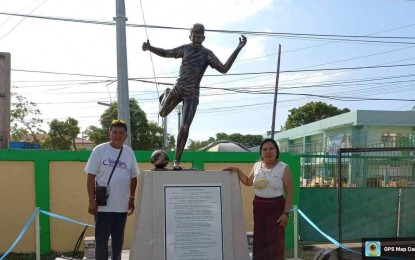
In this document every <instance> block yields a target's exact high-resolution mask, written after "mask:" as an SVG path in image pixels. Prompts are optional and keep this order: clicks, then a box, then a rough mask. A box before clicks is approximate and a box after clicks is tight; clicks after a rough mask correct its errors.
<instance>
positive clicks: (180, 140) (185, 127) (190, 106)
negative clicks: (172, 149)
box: [173, 97, 199, 170]
mask: <svg viewBox="0 0 415 260" xmlns="http://www.w3.org/2000/svg"><path fill="white" fill-rule="evenodd" d="M198 104H199V99H198V98H197V97H195V98H191V99H185V100H183V111H182V120H181V122H182V125H181V127H180V131H179V134H178V135H177V146H176V156H175V158H174V162H173V170H182V167H181V166H180V160H181V158H182V153H183V150H184V147H185V145H186V142H187V138H188V137H189V129H190V125H191V124H192V121H193V118H194V116H195V114H196V109H197V105H198Z"/></svg>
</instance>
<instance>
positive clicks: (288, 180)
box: [224, 139, 294, 260]
mask: <svg viewBox="0 0 415 260" xmlns="http://www.w3.org/2000/svg"><path fill="white" fill-rule="evenodd" d="M260 154H261V160H260V161H258V162H256V163H255V164H254V166H253V167H252V170H251V173H250V174H249V175H248V176H247V175H246V174H245V173H243V172H242V171H241V169H239V168H237V167H228V168H226V169H224V171H230V172H232V173H233V172H236V173H237V174H238V178H239V180H240V181H241V182H242V183H243V184H244V185H246V186H252V185H253V186H254V189H255V197H254V201H253V208H254V241H253V242H254V245H253V260H276V259H278V260H279V259H284V251H285V246H284V237H285V226H286V225H287V224H288V220H289V217H290V209H291V206H292V201H293V196H294V195H293V193H294V188H293V182H292V176H291V171H290V168H289V167H288V165H287V164H286V163H284V162H282V161H280V160H279V155H280V150H279V148H278V145H277V143H276V142H275V141H274V140H273V139H265V140H263V141H262V142H261V145H260ZM284 194H285V198H284V196H283V195H284Z"/></svg>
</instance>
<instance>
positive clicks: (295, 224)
mask: <svg viewBox="0 0 415 260" xmlns="http://www.w3.org/2000/svg"><path fill="white" fill-rule="evenodd" d="M293 211H294V214H293V215H294V258H289V259H295V260H301V258H298V206H297V205H293Z"/></svg>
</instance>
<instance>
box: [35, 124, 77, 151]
mask: <svg viewBox="0 0 415 260" xmlns="http://www.w3.org/2000/svg"><path fill="white" fill-rule="evenodd" d="M49 128H50V129H49V132H48V134H49V137H48V138H46V141H45V143H44V144H43V145H44V146H47V147H49V148H50V149H52V150H71V146H72V149H73V150H77V148H76V145H75V139H76V137H77V136H78V134H79V133H80V127H79V126H78V121H77V120H76V119H73V118H71V117H68V118H67V119H66V120H65V121H59V120H57V119H54V120H52V122H50V123H49Z"/></svg>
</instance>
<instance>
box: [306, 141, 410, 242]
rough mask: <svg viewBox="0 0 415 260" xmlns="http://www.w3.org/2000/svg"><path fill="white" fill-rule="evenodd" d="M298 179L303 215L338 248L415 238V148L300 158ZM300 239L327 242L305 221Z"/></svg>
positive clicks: (355, 150) (345, 151)
mask: <svg viewBox="0 0 415 260" xmlns="http://www.w3.org/2000/svg"><path fill="white" fill-rule="evenodd" d="M300 179H301V181H300V185H301V192H300V202H301V208H302V210H303V212H304V213H305V214H307V215H308V216H309V217H310V219H312V220H314V222H315V224H316V225H317V226H319V227H320V228H321V229H322V230H323V231H324V232H325V233H327V234H328V235H330V236H332V237H333V238H335V239H337V240H339V241H340V242H342V241H361V239H362V238H364V237H373V238H375V237H377V238H382V237H415V222H414V221H413V217H414V216H415V147H401V148H341V149H339V151H338V153H337V154H336V155H334V154H331V155H301V177H300ZM339 183H341V184H342V185H339ZM411 219H412V220H411ZM300 236H301V239H303V241H321V242H327V239H326V238H325V237H323V236H322V235H321V234H320V233H318V232H317V231H315V230H314V229H313V228H312V227H310V225H309V224H308V223H304V221H302V222H300Z"/></svg>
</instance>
